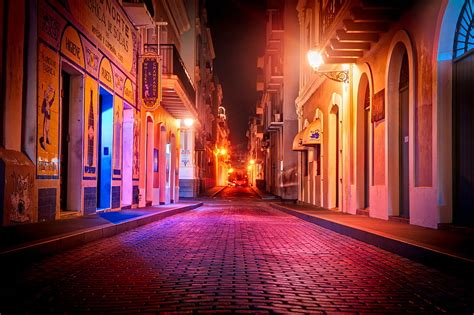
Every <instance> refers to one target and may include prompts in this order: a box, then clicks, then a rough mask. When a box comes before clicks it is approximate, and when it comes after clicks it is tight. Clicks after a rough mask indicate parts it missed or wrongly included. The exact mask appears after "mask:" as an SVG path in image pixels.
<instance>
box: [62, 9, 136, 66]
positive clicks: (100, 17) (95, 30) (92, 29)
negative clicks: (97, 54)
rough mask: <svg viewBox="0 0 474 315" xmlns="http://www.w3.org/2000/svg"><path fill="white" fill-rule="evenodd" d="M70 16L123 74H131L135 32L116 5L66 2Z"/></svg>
mask: <svg viewBox="0 0 474 315" xmlns="http://www.w3.org/2000/svg"><path fill="white" fill-rule="evenodd" d="M68 4H69V8H70V12H71V14H72V15H73V16H74V18H75V20H77V22H79V24H81V26H82V27H83V28H84V29H85V31H86V32H87V33H88V34H89V35H90V36H91V37H92V38H93V39H94V41H96V42H97V43H98V44H99V45H100V47H101V48H103V49H105V51H106V52H107V53H108V54H110V55H111V56H114V57H115V59H116V60H117V61H118V62H120V64H121V65H122V66H123V67H124V69H125V70H126V71H127V72H132V70H133V61H134V60H133V49H134V48H133V38H132V34H133V33H135V29H134V27H133V25H132V23H131V22H130V21H129V20H128V17H127V16H126V15H125V13H124V12H123V10H122V8H121V7H120V5H119V4H118V2H117V1H114V0H109V1H103V0H88V1H83V0H69V1H68Z"/></svg>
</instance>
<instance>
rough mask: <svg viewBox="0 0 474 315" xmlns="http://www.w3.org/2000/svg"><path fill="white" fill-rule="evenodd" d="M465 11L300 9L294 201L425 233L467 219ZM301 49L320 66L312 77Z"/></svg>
mask: <svg viewBox="0 0 474 315" xmlns="http://www.w3.org/2000/svg"><path fill="white" fill-rule="evenodd" d="M471 7H472V2H471V1H444V0H443V1H441V0H440V1H429V2H425V1H413V2H410V3H402V2H392V1H389V2H383V3H382V2H380V3H375V2H370V1H336V0H335V1H306V0H300V1H299V2H298V6H297V12H298V17H299V23H300V53H301V56H300V57H301V59H300V60H301V64H300V69H301V71H300V88H299V95H298V98H297V99H296V106H297V114H298V121H299V128H298V131H296V132H295V134H296V136H295V139H294V144H293V149H294V150H295V151H299V152H300V162H299V163H300V165H299V172H298V173H299V174H300V176H299V179H298V180H299V195H298V199H299V200H300V201H302V202H305V203H310V204H314V205H317V206H321V207H324V208H329V209H334V208H335V209H338V210H339V211H342V212H347V213H351V214H363V215H368V216H371V217H375V218H381V219H391V220H398V221H402V222H407V223H410V224H415V225H420V226H426V227H431V228H438V226H440V225H441V226H442V225H444V224H454V225H468V226H472V225H473V224H474V219H473V218H474V215H473V212H472V204H474V200H473V197H472V196H473V193H474V190H473V189H474V186H473V184H472V183H473V180H472V169H473V163H472V159H470V158H469V155H470V153H469V152H472V148H473V147H474V146H473V141H472V127H470V126H471V125H472V123H470V122H469V118H467V117H471V116H470V115H471V113H472V104H471V102H470V101H469V93H470V92H469V88H467V87H468V86H469V84H470V83H469V82H472V71H470V70H469V69H470V68H469V67H470V66H469V60H470V58H471V56H472V55H471V53H472V50H471V48H472V47H471V45H470V43H469V40H467V38H468V37H469V36H470V35H469V34H471V28H469V27H466V25H470V23H471V22H472V15H471V11H472V10H471ZM310 49H313V50H314V49H317V50H318V51H319V52H321V53H322V57H323V60H324V62H325V64H324V65H322V66H321V67H320V68H319V69H316V71H315V69H311V68H310V66H309V65H308V62H307V59H306V53H307V52H308V51H309V50H310ZM327 71H330V72H327ZM324 72H326V73H324ZM341 75H342V76H341ZM346 75H347V77H346ZM329 76H332V79H331V78H329Z"/></svg>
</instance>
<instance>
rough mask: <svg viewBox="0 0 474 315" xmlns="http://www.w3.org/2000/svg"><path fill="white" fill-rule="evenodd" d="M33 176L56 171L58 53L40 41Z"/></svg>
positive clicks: (57, 170)
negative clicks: (34, 172) (35, 156)
mask: <svg viewBox="0 0 474 315" xmlns="http://www.w3.org/2000/svg"><path fill="white" fill-rule="evenodd" d="M37 139H38V140H37V141H38V142H37V161H38V162H37V176H38V177H39V178H57V176H58V174H59V151H58V150H59V145H58V141H59V56H58V54H57V53H56V52H54V51H53V50H51V49H49V48H48V47H47V46H45V45H43V44H39V47H38V134H37Z"/></svg>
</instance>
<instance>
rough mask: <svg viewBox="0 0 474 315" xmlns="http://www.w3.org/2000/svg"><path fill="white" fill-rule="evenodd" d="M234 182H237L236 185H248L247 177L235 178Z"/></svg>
mask: <svg viewBox="0 0 474 315" xmlns="http://www.w3.org/2000/svg"><path fill="white" fill-rule="evenodd" d="M234 183H235V186H241V187H245V186H247V185H248V182H247V179H246V178H240V179H236V180H234Z"/></svg>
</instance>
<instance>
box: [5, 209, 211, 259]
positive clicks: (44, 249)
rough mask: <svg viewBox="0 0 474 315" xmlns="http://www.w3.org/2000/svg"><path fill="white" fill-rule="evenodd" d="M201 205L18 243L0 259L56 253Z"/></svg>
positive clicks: (35, 256)
mask: <svg viewBox="0 0 474 315" xmlns="http://www.w3.org/2000/svg"><path fill="white" fill-rule="evenodd" d="M202 205H203V203H202V202H199V203H195V204H191V205H188V206H183V207H179V208H174V209H170V210H165V211H163V212H159V213H151V214H147V215H143V216H140V217H136V218H131V219H129V220H126V221H122V222H119V223H117V224H115V223H108V224H105V225H100V226H97V227H93V228H88V229H84V230H79V231H77V232H71V233H69V234H63V235H59V236H56V237H53V238H50V239H46V240H39V241H36V242H34V243H29V244H25V245H20V246H18V247H15V248H12V249H8V250H5V251H3V252H0V260H3V261H4V260H6V259H14V260H16V259H24V258H28V259H31V258H37V257H42V256H46V255H52V254H57V253H59V252H62V251H65V250H68V249H71V248H74V247H78V246H81V245H84V244H87V243H89V242H93V241H97V240H100V239H103V238H108V237H111V236H114V235H117V234H120V233H122V232H125V231H129V230H132V229H134V228H137V227H139V226H142V225H146V224H149V223H152V222H154V221H159V220H162V219H165V218H167V217H170V216H172V215H175V214H180V213H183V212H186V211H189V210H193V209H196V208H199V207H201V206H202Z"/></svg>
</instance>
